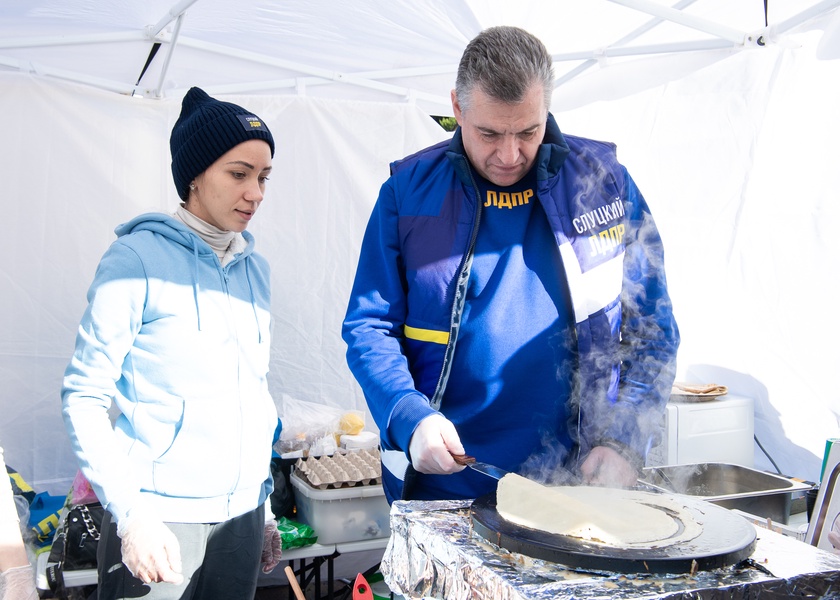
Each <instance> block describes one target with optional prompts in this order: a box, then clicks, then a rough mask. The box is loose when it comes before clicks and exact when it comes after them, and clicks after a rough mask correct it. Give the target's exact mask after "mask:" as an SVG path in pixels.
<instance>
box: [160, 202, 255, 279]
mask: <svg viewBox="0 0 840 600" xmlns="http://www.w3.org/2000/svg"><path fill="white" fill-rule="evenodd" d="M173 216H174V217H175V218H176V219H178V220H179V221H181V223H183V224H184V225H186V226H187V227H189V228H190V229H192V230H193V231H194V232H195V233H196V234H197V235H198V237H200V238H201V239H202V240H204V241H205V242H207V245H208V246H210V247H211V248H212V249H213V252H214V253H215V254H216V256H217V257H218V258H219V261H221V263H222V266H223V267H224V266H225V265H227V264H228V263H229V262H230V261H232V260H233V258H234V256H236V255H237V254H239V253H240V252H242V251H243V250H244V249H245V247H246V246H247V245H248V243H247V242H246V241H245V238H243V237H242V234H241V233H238V232H236V231H224V230H222V229H219V228H218V227H216V226H215V225H211V224H210V223H208V222H207V221H203V220H202V219H199V218H198V217H196V216H195V215H194V214H192V213H191V212H190V211H188V210H187V209H186V208H184V205H183V204H181V206H179V207H178V208H177V209H176V210H175V213H174V215H173Z"/></svg>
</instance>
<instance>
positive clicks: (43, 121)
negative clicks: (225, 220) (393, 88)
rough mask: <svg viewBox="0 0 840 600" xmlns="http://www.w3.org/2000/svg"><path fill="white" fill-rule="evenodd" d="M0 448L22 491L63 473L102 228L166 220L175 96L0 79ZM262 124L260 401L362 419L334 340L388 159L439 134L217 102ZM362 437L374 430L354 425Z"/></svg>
mask: <svg viewBox="0 0 840 600" xmlns="http://www.w3.org/2000/svg"><path fill="white" fill-rule="evenodd" d="M0 90H2V91H0V132H2V140H3V143H2V144H0V181H2V183H0V198H2V203H3V206H4V207H5V209H6V211H7V219H8V220H7V224H8V227H7V229H8V236H7V237H6V242H5V244H4V246H5V247H6V248H7V256H6V259H5V260H4V261H2V263H0V288H2V295H0V331H2V332H3V335H2V338H0V414H2V418H0V441H2V444H3V446H4V448H5V456H6V463H7V464H8V465H9V466H11V467H12V468H15V469H16V470H18V471H20V472H21V473H22V474H23V476H24V478H25V479H26V480H27V481H28V482H29V483H30V484H32V485H33V487H35V488H36V489H37V490H38V491H50V492H51V493H57V494H64V493H66V491H67V490H68V489H69V485H70V482H71V480H72V477H73V475H74V474H75V469H76V463H75V458H74V457H73V456H72V454H71V451H70V447H69V442H68V440H67V435H66V432H65V430H64V425H63V422H62V419H61V411H60V406H61V401H60V388H61V378H62V375H63V372H64V368H65V367H66V365H67V362H68V360H69V358H70V355H71V354H72V351H73V344H74V339H75V333H76V328H77V325H78V321H79V319H80V318H81V315H82V313H83V311H84V308H85V304H86V300H85V295H86V292H87V288H88V285H89V284H90V281H91V280H92V278H93V274H94V270H95V268H96V265H97V263H98V261H99V258H100V257H101V255H102V253H103V252H104V251H105V250H106V249H107V247H108V245H109V244H110V243H111V242H112V241H113V240H114V238H115V236H114V233H113V230H114V227H115V226H116V225H118V224H119V223H122V222H125V221H126V220H128V219H130V218H132V217H133V216H135V215H137V214H140V213H143V212H148V211H162V212H172V211H173V210H174V209H175V207H176V206H177V203H178V198H177V195H176V193H175V190H174V185H173V184H172V176H171V172H170V168H169V164H170V155H169V132H170V130H171V128H172V125H173V124H174V123H175V120H176V119H177V117H178V113H179V111H180V98H173V99H167V100H146V99H140V98H130V97H125V96H121V95H116V94H112V93H108V92H103V91H98V90H95V89H91V88H88V87H85V86H80V85H76V84H68V83H61V82H56V81H51V80H46V79H42V78H38V77H30V76H28V75H22V74H17V73H2V72H0ZM224 99H225V100H230V101H232V102H236V103H239V104H241V105H243V106H247V107H248V108H249V109H251V110H253V111H254V112H256V113H257V114H259V115H260V116H261V117H262V118H263V119H265V120H266V122H267V123H268V124H269V127H270V128H271V130H272V132H273V134H274V136H275V140H276V145H277V151H276V154H275V157H274V161H273V164H274V170H273V173H272V175H271V177H270V180H269V183H268V186H267V193H266V199H265V200H264V202H263V204H262V206H261V208H260V211H259V213H258V215H257V217H256V219H255V220H254V223H252V224H251V226H250V227H249V231H251V232H252V233H253V234H254V235H255V237H256V239H257V249H258V250H259V251H260V252H261V253H262V254H263V255H264V256H265V257H266V258H267V259H268V260H269V262H270V263H271V265H272V288H273V302H272V318H273V329H272V359H271V372H270V382H269V385H270V390H271V392H272V395H273V396H274V398H275V401H276V402H277V404H278V407H279V409H280V410H281V412H282V408H283V407H282V401H281V400H282V397H283V395H284V394H286V395H288V396H290V397H292V398H295V399H297V400H303V401H308V402H317V403H323V404H330V405H333V406H337V407H342V408H347V409H356V410H366V407H365V404H364V399H363V397H362V395H361V392H360V390H359V389H358V386H357V385H356V384H355V382H354V380H353V378H352V376H351V375H350V372H349V370H348V369H347V366H346V362H345V360H344V350H345V347H344V343H343V342H342V340H341V338H340V327H341V320H342V318H343V316H344V309H345V308H346V303H347V298H348V296H349V291H350V286H351V284H352V280H353V275H354V273H355V269H356V261H357V258H358V254H359V245H360V243H361V236H362V233H363V231H364V227H365V224H366V223H367V219H368V216H369V213H370V209H371V207H372V205H373V202H374V200H375V198H376V195H377V193H378V191H379V187H380V185H381V184H382V182H383V181H384V179H385V178H386V177H387V175H388V163H389V162H390V161H391V160H393V159H394V158H396V157H399V156H403V155H405V154H408V153H410V152H414V151H415V150H418V149H419V148H422V147H424V146H426V145H428V144H430V143H434V142H436V141H438V140H440V139H443V138H445V137H446V132H444V131H443V130H442V129H441V128H440V127H439V126H438V125H437V124H436V123H435V122H434V121H433V120H432V119H431V118H429V116H428V115H426V114H425V113H422V112H421V111H420V110H419V109H417V108H416V107H414V106H411V105H408V104H400V103H387V104H386V103H374V102H360V101H341V100H313V99H306V98H297V97H293V96H289V97H272V96H251V97H248V96H224ZM368 423H369V424H370V426H371V428H375V425H373V421H372V419H370V418H368Z"/></svg>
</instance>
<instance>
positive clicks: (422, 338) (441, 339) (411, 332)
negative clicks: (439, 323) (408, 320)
mask: <svg viewBox="0 0 840 600" xmlns="http://www.w3.org/2000/svg"><path fill="white" fill-rule="evenodd" d="M403 332H404V333H405V337H407V338H408V339H410V340H417V341H419V342H431V343H433V344H443V345H446V344H448V343H449V332H448V331H435V330H434V329H419V328H417V327H409V326H408V325H406V326H404V327H403Z"/></svg>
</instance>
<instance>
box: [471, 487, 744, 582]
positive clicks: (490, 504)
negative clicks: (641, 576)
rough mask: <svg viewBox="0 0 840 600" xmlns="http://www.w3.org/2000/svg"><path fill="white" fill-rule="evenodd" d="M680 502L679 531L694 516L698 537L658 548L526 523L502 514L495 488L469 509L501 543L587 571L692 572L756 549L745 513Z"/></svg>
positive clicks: (479, 526) (481, 530)
mask: <svg viewBox="0 0 840 600" xmlns="http://www.w3.org/2000/svg"><path fill="white" fill-rule="evenodd" d="M672 498H673V497H672ZM678 502H679V503H680V504H681V505H682V506H684V507H685V509H686V510H685V514H682V515H673V514H671V516H672V518H674V519H675V520H676V521H677V522H678V525H679V526H680V531H682V530H683V529H684V528H685V525H683V524H682V523H681V522H680V521H681V519H686V518H692V519H694V521H696V522H697V523H698V524H699V525H700V526H701V528H702V531H701V533H700V534H699V535H698V536H697V537H695V538H694V539H691V540H684V541H678V542H676V543H674V544H671V545H665V546H663V547H658V548H657V547H654V548H638V547H637V548H617V547H610V546H608V545H605V544H600V543H595V542H591V541H587V540H583V539H580V538H574V537H570V536H565V535H557V534H552V533H548V532H545V531H539V530H536V529H530V528H527V527H522V526H520V525H517V524H515V523H511V522H510V521H506V520H505V519H504V518H502V517H501V515H499V513H498V512H497V511H496V494H495V493H493V494H488V495H487V496H482V497H481V498H478V499H476V500H475V501H474V502H473V504H472V506H471V508H470V513H471V517H472V523H473V528H474V529H475V531H476V532H477V533H478V534H479V535H480V536H481V537H483V538H484V539H486V540H487V541H488V542H491V543H492V544H495V545H496V546H499V547H500V548H504V549H505V550H507V551H509V552H518V553H520V554H524V555H526V556H530V557H532V558H539V559H543V560H547V561H551V562H555V563H559V564H562V565H564V566H567V567H571V568H577V569H584V570H588V571H599V572H600V571H608V572H614V573H671V574H676V573H693V572H695V571H697V570H710V569H717V568H721V567H726V566H729V565H733V564H737V563H739V562H741V561H742V560H744V559H746V558H748V557H749V556H750V555H751V554H752V553H753V551H754V550H755V541H756V533H755V528H754V527H753V525H752V524H751V523H749V522H748V521H747V520H746V519H744V518H743V517H741V516H739V515H737V514H735V513H733V512H731V511H729V510H727V509H725V508H722V507H720V506H717V505H715V504H711V503H709V502H706V501H704V500H700V499H696V498H690V497H685V496H680V497H679V500H678ZM558 509H559V510H562V508H560V507H558ZM669 514H670V513H669ZM678 533H679V532H678ZM676 535H678V534H675V536H676ZM666 541H667V540H666Z"/></svg>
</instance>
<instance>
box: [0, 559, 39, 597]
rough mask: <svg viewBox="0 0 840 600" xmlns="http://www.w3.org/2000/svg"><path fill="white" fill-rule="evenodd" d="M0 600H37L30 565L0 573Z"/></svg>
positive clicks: (36, 591)
mask: <svg viewBox="0 0 840 600" xmlns="http://www.w3.org/2000/svg"><path fill="white" fill-rule="evenodd" d="M0 600H38V590H36V589H35V576H34V575H33V573H32V567H31V566H30V565H24V566H22V567H12V568H10V569H6V570H5V571H0Z"/></svg>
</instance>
